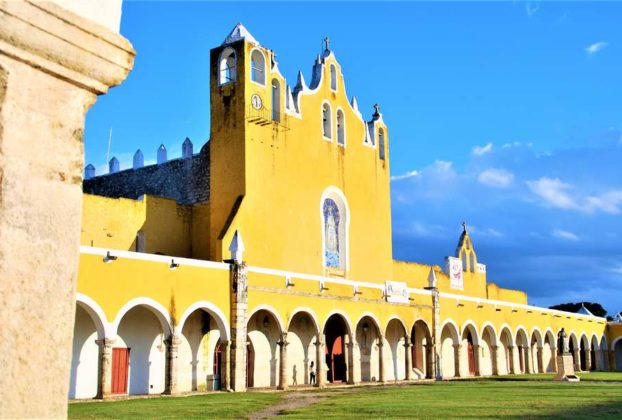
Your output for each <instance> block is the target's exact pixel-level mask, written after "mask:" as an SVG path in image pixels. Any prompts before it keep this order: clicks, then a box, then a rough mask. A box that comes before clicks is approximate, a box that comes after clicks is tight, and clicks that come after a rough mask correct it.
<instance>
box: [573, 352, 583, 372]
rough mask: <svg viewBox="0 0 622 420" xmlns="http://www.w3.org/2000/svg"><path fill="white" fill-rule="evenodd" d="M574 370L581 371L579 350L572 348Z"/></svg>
mask: <svg viewBox="0 0 622 420" xmlns="http://www.w3.org/2000/svg"><path fill="white" fill-rule="evenodd" d="M573 354H574V370H575V371H576V372H581V350H579V349H574V352H573Z"/></svg>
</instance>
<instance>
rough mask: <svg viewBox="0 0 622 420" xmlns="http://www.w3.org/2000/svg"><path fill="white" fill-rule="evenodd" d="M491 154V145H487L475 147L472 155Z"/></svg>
mask: <svg viewBox="0 0 622 420" xmlns="http://www.w3.org/2000/svg"><path fill="white" fill-rule="evenodd" d="M489 152H492V143H487V144H486V145H485V146H475V147H474V148H473V154H475V155H478V156H481V155H485V154H486V153H489Z"/></svg>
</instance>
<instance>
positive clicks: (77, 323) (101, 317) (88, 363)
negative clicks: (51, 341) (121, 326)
mask: <svg viewBox="0 0 622 420" xmlns="http://www.w3.org/2000/svg"><path fill="white" fill-rule="evenodd" d="M107 325H108V322H107V321H106V315H105V314H104V311H103V310H102V309H101V307H100V306H99V305H98V304H97V302H95V301H94V300H93V299H91V298H90V297H88V296H86V295H83V294H81V293H78V294H77V295H76V312H75V320H74V328H73V345H72V352H71V373H70V377H69V378H70V379H69V395H68V397H69V399H80V398H94V397H95V396H97V386H98V378H99V375H98V372H99V364H100V363H99V359H100V357H99V345H98V342H97V341H98V340H102V339H104V338H106V337H108V336H109V335H107V334H106V327H107Z"/></svg>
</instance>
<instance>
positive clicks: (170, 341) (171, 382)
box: [164, 334, 181, 395]
mask: <svg viewBox="0 0 622 420" xmlns="http://www.w3.org/2000/svg"><path fill="white" fill-rule="evenodd" d="M180 343H181V339H180V338H179V336H178V335H175V334H171V336H170V337H169V338H167V339H166V340H165V344H166V379H165V381H164V394H167V395H175V394H178V393H179V391H178V389H177V381H178V377H179V356H178V353H179V344H180Z"/></svg>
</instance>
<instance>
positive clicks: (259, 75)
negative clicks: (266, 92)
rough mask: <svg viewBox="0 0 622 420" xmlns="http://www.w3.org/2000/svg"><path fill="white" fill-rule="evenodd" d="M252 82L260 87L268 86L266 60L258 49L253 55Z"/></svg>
mask: <svg viewBox="0 0 622 420" xmlns="http://www.w3.org/2000/svg"><path fill="white" fill-rule="evenodd" d="M251 80H252V81H253V82H257V83H259V84H260V85H265V84H266V59H265V58H264V56H263V54H262V53H261V51H259V50H257V49H255V50H253V52H252V53H251Z"/></svg>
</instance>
